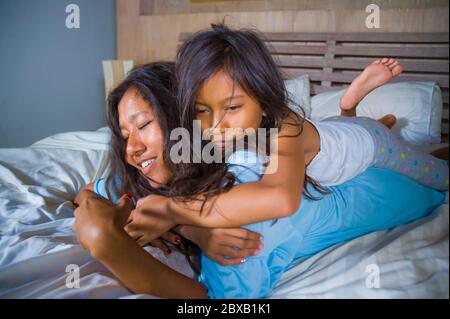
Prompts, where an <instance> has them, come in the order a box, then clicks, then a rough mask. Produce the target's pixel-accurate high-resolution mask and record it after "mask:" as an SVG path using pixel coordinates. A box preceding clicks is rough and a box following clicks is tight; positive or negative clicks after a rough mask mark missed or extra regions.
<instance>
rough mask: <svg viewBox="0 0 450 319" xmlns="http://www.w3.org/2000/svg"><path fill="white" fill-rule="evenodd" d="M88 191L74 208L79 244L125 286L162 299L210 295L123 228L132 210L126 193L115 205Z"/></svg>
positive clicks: (74, 225) (75, 229)
mask: <svg viewBox="0 0 450 319" xmlns="http://www.w3.org/2000/svg"><path fill="white" fill-rule="evenodd" d="M85 192H86V194H85V195H84V198H83V200H82V201H81V202H80V203H79V207H78V208H77V209H75V211H74V214H75V222H74V224H73V229H74V231H75V233H76V235H77V238H78V240H79V242H80V244H81V245H82V246H83V247H84V248H86V249H87V250H88V251H89V252H90V253H91V255H92V256H93V257H94V258H96V259H98V260H99V261H100V262H102V263H103V264H104V265H105V266H106V267H107V268H108V269H109V270H110V271H111V272H112V273H113V274H114V275H115V276H117V278H119V280H120V281H121V282H122V283H123V284H124V285H125V286H127V287H128V288H129V289H130V290H132V291H133V292H134V293H145V294H151V295H154V296H158V297H163V298H206V297H207V291H206V289H205V288H204V287H203V286H202V285H201V284H199V283H197V282H196V281H195V280H194V279H191V278H188V277H186V276H183V275H182V274H180V273H177V272H176V271H174V270H172V269H171V268H169V267H167V266H166V265H164V264H162V263H161V262H159V261H158V260H156V259H155V258H153V257H152V256H151V255H150V254H148V253H147V252H146V251H145V250H144V249H143V248H141V247H140V246H139V245H138V244H137V243H136V242H135V241H134V240H133V239H132V238H131V237H129V236H128V235H127V234H126V232H125V231H124V229H123V228H124V225H125V223H126V221H127V219H128V216H129V214H130V212H131V210H132V205H131V202H130V201H129V199H127V198H126V196H123V197H122V198H121V199H120V201H119V204H118V205H117V206H114V205H112V204H110V203H108V202H107V201H105V200H102V199H99V198H98V197H97V196H96V195H95V194H94V193H92V192H90V194H92V195H90V194H89V192H88V191H85Z"/></svg>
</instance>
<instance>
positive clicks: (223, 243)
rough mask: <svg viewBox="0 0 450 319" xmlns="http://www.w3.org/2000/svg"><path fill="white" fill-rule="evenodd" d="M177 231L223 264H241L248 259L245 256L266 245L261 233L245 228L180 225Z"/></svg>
mask: <svg viewBox="0 0 450 319" xmlns="http://www.w3.org/2000/svg"><path fill="white" fill-rule="evenodd" d="M175 231H176V232H179V233H180V234H181V235H182V236H184V237H186V238H187V239H189V240H191V241H192V242H194V243H196V244H197V245H198V246H199V247H200V248H201V250H202V251H203V252H204V253H205V254H206V256H208V257H209V258H210V259H212V260H214V261H215V262H217V263H219V264H221V265H223V266H233V265H239V264H241V263H243V262H245V261H246V258H245V257H248V256H256V255H258V254H259V253H260V252H261V250H262V248H263V247H264V245H263V243H262V241H261V240H262V238H261V235H260V234H258V233H255V232H253V231H250V230H247V229H243V228H212V229H211V228H200V227H195V226H178V227H176V228H175ZM225 256H229V258H225Z"/></svg>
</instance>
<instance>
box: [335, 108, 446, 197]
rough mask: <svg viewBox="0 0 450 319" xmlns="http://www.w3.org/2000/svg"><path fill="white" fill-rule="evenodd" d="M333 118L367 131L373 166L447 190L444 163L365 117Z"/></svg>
mask: <svg viewBox="0 0 450 319" xmlns="http://www.w3.org/2000/svg"><path fill="white" fill-rule="evenodd" d="M336 119H339V120H341V121H347V122H350V123H355V124H358V125H361V126H363V127H364V128H365V129H366V130H367V131H368V132H369V134H370V135H371V136H372V138H373V142H374V145H375V150H374V151H375V154H374V160H373V164H372V165H373V166H375V167H381V168H388V169H391V170H393V171H396V172H399V173H402V174H404V175H406V176H409V177H411V178H412V179H414V180H416V181H418V182H419V183H421V184H423V185H426V186H429V187H432V188H435V189H438V190H440V191H444V190H448V183H449V166H448V162H447V161H445V160H441V159H438V158H436V157H434V156H432V155H430V154H426V153H424V152H421V151H418V150H416V149H413V148H412V147H411V146H408V145H407V144H405V143H404V142H403V141H401V140H400V139H399V138H398V137H397V136H395V135H394V134H392V133H391V132H390V130H389V129H388V128H387V127H385V126H383V125H382V124H381V123H379V122H378V121H375V120H372V119H370V118H366V117H355V118H349V117H337V118H336Z"/></svg>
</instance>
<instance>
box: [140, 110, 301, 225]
mask: <svg viewBox="0 0 450 319" xmlns="http://www.w3.org/2000/svg"><path fill="white" fill-rule="evenodd" d="M288 121H289V123H298V121H299V120H298V119H297V117H296V116H295V115H291V116H290V117H289V119H288ZM298 133H299V127H298V126H296V125H289V124H286V123H284V124H283V125H282V127H281V130H280V132H279V136H278V154H274V155H271V156H270V158H269V160H270V162H269V163H270V164H269V165H277V168H276V170H275V171H274V172H273V173H271V174H264V175H263V177H262V179H261V180H259V181H257V182H251V183H243V184H239V185H236V186H233V187H232V188H231V189H230V190H229V191H228V192H226V193H223V194H220V195H217V196H214V197H212V198H210V199H209V200H208V201H207V202H206V204H205V206H204V208H203V211H202V212H201V213H200V208H201V206H202V204H203V201H202V200H198V201H196V200H195V201H190V202H180V201H175V200H173V199H169V200H168V202H167V208H168V211H169V213H170V216H171V218H172V219H173V220H174V221H175V223H177V224H184V225H195V226H201V227H209V228H219V227H239V226H242V225H248V224H253V223H256V222H260V221H263V220H270V219H274V218H282V217H286V216H290V215H291V214H293V213H294V212H295V211H297V210H298V208H299V205H300V200H301V196H302V192H303V181H304V178H305V158H304V150H303V143H302V140H301V135H298ZM296 135H298V136H296ZM277 155H278V156H277ZM144 206H145V205H144Z"/></svg>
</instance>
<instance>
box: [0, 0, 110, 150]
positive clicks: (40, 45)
mask: <svg viewBox="0 0 450 319" xmlns="http://www.w3.org/2000/svg"><path fill="white" fill-rule="evenodd" d="M69 4H76V5H78V7H79V9H80V28H79V29H69V28H67V27H66V18H67V16H69V15H70V13H66V7H67V6H68V5H69ZM0 48H1V49H0V111H1V115H0V148H5V147H8V148H10V147H24V146H28V145H30V144H31V143H33V142H35V141H37V140H39V139H41V138H44V137H46V136H49V135H52V134H55V133H60V132H67V131H80V130H95V129H98V128H100V127H102V126H104V125H106V124H105V123H106V121H105V114H104V109H105V107H104V99H105V96H104V82H103V70H102V63H101V62H102V60H104V59H114V58H116V1H115V0H73V1H70V0H69V1H65V0H39V1H36V0H2V1H0Z"/></svg>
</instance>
